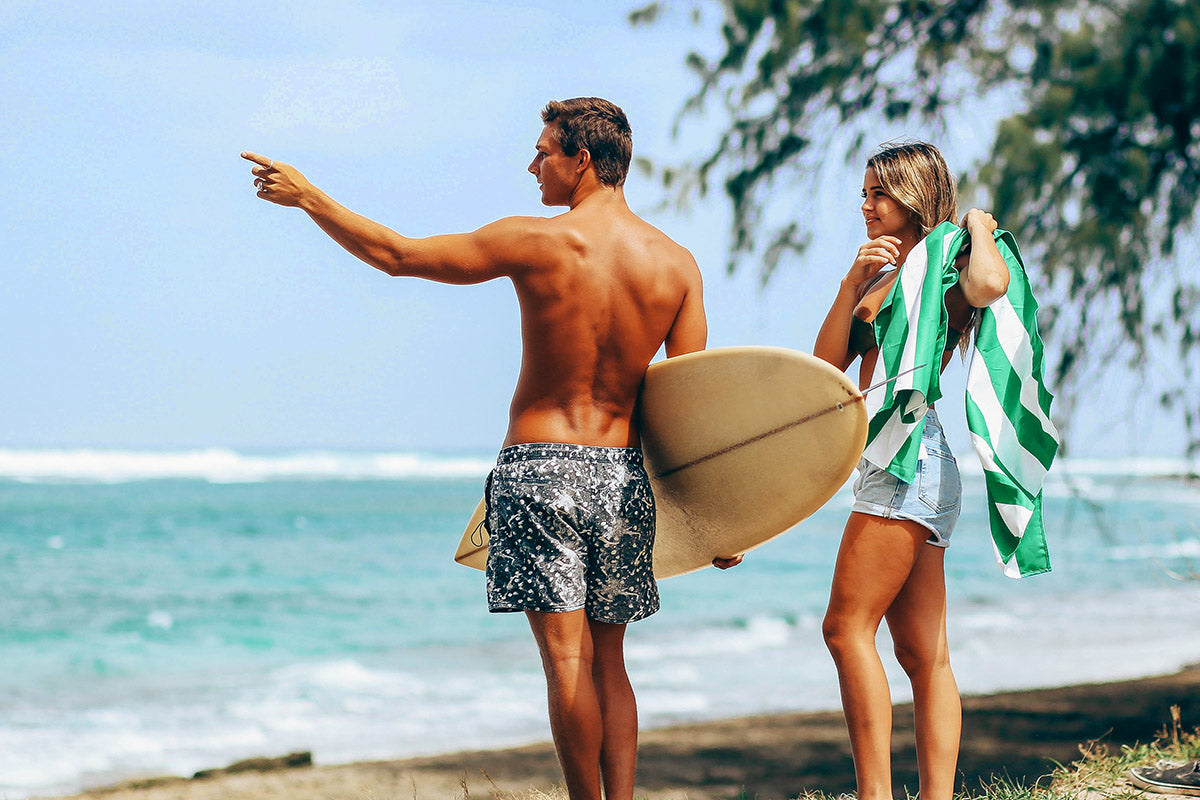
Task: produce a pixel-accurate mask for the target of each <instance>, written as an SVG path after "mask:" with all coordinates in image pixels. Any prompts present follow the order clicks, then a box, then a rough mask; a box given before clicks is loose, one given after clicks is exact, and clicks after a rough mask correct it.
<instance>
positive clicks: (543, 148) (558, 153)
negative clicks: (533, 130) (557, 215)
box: [529, 124, 579, 206]
mask: <svg viewBox="0 0 1200 800" xmlns="http://www.w3.org/2000/svg"><path fill="white" fill-rule="evenodd" d="M535 147H536V149H537V155H535V156H534V157H533V161H532V162H530V164H529V172H530V173H531V174H532V175H533V176H534V177H535V178H537V181H538V187H540V188H541V190H542V205H547V206H565V205H568V204H569V203H570V200H571V192H572V191H574V189H575V185H576V184H577V183H578V182H579V177H578V173H577V172H576V171H575V170H576V167H577V166H578V164H579V154H578V153H576V154H575V155H573V156H568V155H567V154H566V153H564V152H563V150H562V145H560V144H559V143H558V130H557V127H556V126H555V125H552V124H551V125H547V126H546V127H544V128H542V135H541V136H540V137H539V138H538V140H537V144H536V145H535Z"/></svg>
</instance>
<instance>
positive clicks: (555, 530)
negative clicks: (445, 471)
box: [484, 442, 659, 624]
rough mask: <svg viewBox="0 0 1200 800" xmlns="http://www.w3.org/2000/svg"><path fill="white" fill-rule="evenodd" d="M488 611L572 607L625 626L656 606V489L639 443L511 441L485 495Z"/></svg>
mask: <svg viewBox="0 0 1200 800" xmlns="http://www.w3.org/2000/svg"><path fill="white" fill-rule="evenodd" d="M484 496H485V498H486V503H487V526H488V531H489V533H490V540H489V542H488V560H487V594H488V608H489V609H490V610H491V611H551V612H554V611H575V610H577V609H581V608H582V609H584V611H585V612H586V614H587V617H588V618H589V619H594V620H596V621H598V622H608V623H613V624H624V623H628V622H634V621H636V620H639V619H642V618H644V617H648V616H650V615H651V614H653V613H654V612H655V611H657V610H658V605H659V598H658V584H657V583H656V582H655V580H654V523H655V507H654V493H653V491H652V490H651V488H650V478H649V476H647V474H646V468H645V466H644V464H643V461H642V451H641V450H639V449H637V448H627V447H590V446H586V445H578V444H560V443H557V442H550V443H541V442H539V443H533V444H518V445H513V446H511V447H506V448H504V449H503V450H501V451H500V456H499V458H498V459H497V461H496V468H495V469H493V470H492V473H491V476H490V477H489V478H488V485H487V490H486V492H485V494H484Z"/></svg>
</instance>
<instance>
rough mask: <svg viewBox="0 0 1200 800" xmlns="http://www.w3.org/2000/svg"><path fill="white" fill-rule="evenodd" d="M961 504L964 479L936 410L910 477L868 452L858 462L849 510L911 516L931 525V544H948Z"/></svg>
mask: <svg viewBox="0 0 1200 800" xmlns="http://www.w3.org/2000/svg"><path fill="white" fill-rule="evenodd" d="M961 508H962V480H961V478H959V475H958V464H957V463H955V461H954V454H953V453H951V452H950V446H949V445H948V444H947V443H946V435H945V434H944V433H943V432H942V426H941V424H940V423H939V422H938V418H937V414H935V413H934V411H933V409H932V408H931V409H929V411H928V413H926V414H925V430H924V432H923V433H922V434H921V450H920V454H919V456H918V460H917V473H916V475H914V476H913V482H912V483H905V482H904V481H902V480H900V479H899V478H897V477H896V476H895V475H892V474H891V473H890V472H887V471H886V470H882V469H880V468H879V467H877V466H875V465H874V464H872V463H870V462H868V461H867V460H866V459H865V458H864V459H862V460H860V461H859V462H858V479H857V480H856V481H855V482H854V506H853V507H852V508H851V511H858V512H860V513H863V514H871V515H873V516H876V517H885V518H887V519H908V520H912V521H913V522H916V523H918V524H920V525H923V526H924V527H926V528H928V529H929V538H928V539H927V540H926V541H928V542H929V544H932V545H936V546H937V547H949V546H950V533H951V532H952V531H953V530H954V523H956V522H957V521H958V512H959V510H960V509H961Z"/></svg>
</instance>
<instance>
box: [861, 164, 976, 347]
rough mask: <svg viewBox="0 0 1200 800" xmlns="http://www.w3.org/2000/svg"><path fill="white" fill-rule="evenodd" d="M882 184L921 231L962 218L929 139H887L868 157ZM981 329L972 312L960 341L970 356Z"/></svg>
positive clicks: (954, 191) (951, 180) (951, 181)
mask: <svg viewBox="0 0 1200 800" xmlns="http://www.w3.org/2000/svg"><path fill="white" fill-rule="evenodd" d="M867 169H873V170H875V177H877V178H878V179H879V185H880V186H882V187H883V190H884V191H885V192H887V193H888V194H889V195H891V196H892V197H893V198H894V199H895V200H896V202H898V203H899V204H900V205H902V206H904V207H905V208H907V209H908V211H909V213H910V214H911V215H912V220H913V221H914V222H915V223H917V225H918V226H920V228H921V235H922V236H928V235H929V232H930V231H932V230H933V229H934V228H936V227H937V226H938V225H941V224H942V223H943V222H954V223H956V224H957V222H958V191H957V189H956V188H955V184H954V178H953V177H951V175H950V168H949V167H947V166H946V160H945V159H944V158H942V154H941V152H940V151H939V150H938V149H937V148H936V147H934V146H933V145H931V144H929V143H928V142H918V141H913V142H887V143H885V144H882V145H880V147H879V150H877V151H876V152H875V155H873V156H871V157H870V158H869V159H867ZM978 331H979V314H978V313H972V315H971V322H970V323H969V324H968V326H967V330H965V331H963V333H962V337H961V338H960V339H959V342H958V351H959V353H960V354H961V355H962V356H963V357H964V358H966V355H967V351H968V350H969V349H970V347H971V342H973V341H974V340H975V336H976V334H977V333H978Z"/></svg>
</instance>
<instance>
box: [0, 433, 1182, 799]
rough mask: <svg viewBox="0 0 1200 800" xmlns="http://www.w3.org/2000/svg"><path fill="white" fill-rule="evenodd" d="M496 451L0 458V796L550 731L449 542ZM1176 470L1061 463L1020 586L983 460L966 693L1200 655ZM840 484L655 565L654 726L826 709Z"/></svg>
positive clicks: (962, 571) (952, 585)
mask: <svg viewBox="0 0 1200 800" xmlns="http://www.w3.org/2000/svg"><path fill="white" fill-rule="evenodd" d="M487 466H488V457H487V456H486V455H478V456H471V457H465V458H446V457H429V456H411V455H403V454H399V455H387V454H384V455H363V454H338V453H319V454H288V455H265V456H252V455H244V454H237V453H230V452H227V451H200V452H195V453H166V454H163V453H157V454H145V453H142V454H137V453H111V452H110V453H103V452H101V453H95V452H13V451H0V664H2V665H3V668H2V669H0V796H6V797H9V798H19V797H24V796H28V795H33V794H44V793H49V792H53V791H66V790H72V789H77V788H79V787H81V786H86V785H94V784H97V783H104V782H107V781H112V780H115V779H118V778H124V777H131V776H135V775H145V774H162V773H177V774H187V773H190V772H192V771H195V770H197V769H201V768H205V767H212V766H220V765H223V764H225V763H228V762H230V761H233V760H236V759H238V758H243V757H247V756H252V755H263V754H266V755H270V754H279V753H283V752H286V751H289V750H294V749H311V750H312V751H313V752H314V756H315V758H316V760H317V761H318V762H319V763H335V762H339V761H349V760H357V759H369V758H392V757H402V756H406V755H415V754H421V753H432V752H444V751H450V750H455V749H458V748H469V747H484V746H502V745H508V744H515V743H519V742H525V741H533V740H540V739H545V738H547V737H548V727H547V724H546V720H545V710H544V686H543V684H542V679H541V674H540V669H539V666H538V662H537V658H536V655H535V653H534V650H533V645H532V643H531V641H530V637H529V634H528V631H527V628H526V626H525V623H524V620H523V618H522V617H521V616H520V615H489V614H487V613H486V611H485V609H484V602H483V576H482V573H480V572H477V571H475V570H470V569H467V568H464V567H461V566H458V565H456V564H454V563H453V562H452V560H451V555H452V553H453V551H454V548H455V546H456V544H457V540H458V536H459V535H460V534H461V531H462V527H463V525H464V523H465V521H466V519H467V518H468V517H469V515H470V513H471V511H472V509H473V508H474V506H475V504H476V502H477V501H478V499H479V496H480V491H481V488H482V482H483V476H484V473H485V472H486V469H487ZM1179 471H1180V465H1162V464H1146V463H1141V464H1116V463H1091V464H1082V463H1080V464H1070V463H1066V464H1063V465H1061V466H1059V467H1056V470H1055V472H1054V473H1052V480H1051V481H1050V483H1049V484H1048V486H1047V496H1046V518H1047V528H1048V529H1049V530H1050V532H1051V556H1052V559H1053V560H1054V563H1055V571H1054V572H1053V573H1051V574H1050V575H1046V576H1039V577H1035V578H1030V579H1026V580H1023V581H1012V580H1009V579H1007V578H1004V577H1003V576H1002V575H1001V573H1000V571H999V569H998V567H997V566H996V565H995V562H994V559H993V556H992V553H991V548H990V544H989V543H988V540H987V536H986V531H985V528H984V524H985V522H984V520H985V518H984V511H985V509H984V503H983V493H982V483H981V481H980V479H979V478H978V476H977V475H973V474H972V473H971V472H970V471H969V469H968V470H967V475H966V477H965V480H966V498H965V509H964V513H963V517H962V519H961V520H960V523H959V527H958V529H957V530H956V532H955V539H954V546H953V547H952V548H951V550H950V553H949V556H948V560H947V565H948V585H949V593H950V619H949V627H950V637H951V650H952V655H953V658H954V663H955V669H956V674H957V676H958V678H959V682H960V684H961V685H962V688H963V690H964V691H965V692H986V691H994V690H998V689H1007V688H1020V687H1029V686H1045V685H1057V684H1064V683H1072V682H1079V681H1089V680H1102V679H1106V678H1119V677H1130V676H1136V675H1146V674H1152V673H1156V672H1164V671H1168V670H1172V669H1176V668H1178V667H1180V666H1182V665H1183V664H1186V663H1190V662H1195V661H1198V660H1200V637H1197V636H1195V634H1194V632H1195V631H1196V630H1200V580H1198V579H1197V578H1196V573H1197V572H1200V522H1197V520H1200V490H1198V489H1197V487H1196V485H1195V484H1191V485H1189V484H1188V483H1187V482H1186V481H1185V480H1183V479H1182V478H1179V477H1176V476H1175V473H1178V472H1179ZM849 503H850V497H849V494H848V492H846V491H845V490H843V492H841V493H839V494H838V496H836V497H835V498H834V499H833V500H832V501H830V503H829V504H828V505H827V506H826V507H825V508H823V509H822V510H821V511H819V512H818V513H817V514H816V515H814V516H813V517H812V518H810V519H809V520H807V521H805V522H804V523H802V525H801V526H799V528H798V529H797V530H796V531H794V532H792V533H789V534H788V535H786V536H784V537H781V538H779V539H777V540H775V541H774V542H772V543H770V544H768V545H766V546H764V547H763V548H760V549H759V550H757V551H755V552H753V553H751V554H750V556H749V557H748V558H747V561H746V563H745V564H744V565H743V566H741V567H739V568H737V569H736V570H733V571H731V572H728V573H719V572H717V571H716V570H706V571H704V572H701V573H697V574H694V575H690V576H683V577H680V578H675V579H671V580H669V581H665V582H663V584H662V587H661V588H662V594H663V609H662V611H661V612H660V613H659V614H658V615H656V616H655V617H652V618H651V619H649V620H647V621H645V622H644V623H639V624H637V625H635V626H631V628H630V632H629V647H628V660H629V665H630V672H631V676H632V679H633V681H634V684H635V688H636V689H637V692H638V697H639V704H640V709H641V716H642V721H643V724H644V725H648V726H653V725H663V724H668V723H671V722H676V721H680V720H690V719H704V718H714V717H722V716H731V715H736V714H745V713H754V712H763V711H779V710H806V709H820V708H836V707H837V705H838V699H837V685H836V679H835V676H834V673H833V669H832V666H831V664H830V662H829V659H828V656H827V655H826V653H825V651H824V647H823V645H822V643H821V641H820V631H819V628H820V616H821V613H822V610H823V607H824V602H825V599H826V596H827V592H828V586H829V574H830V571H831V568H832V564H833V558H834V553H835V551H836V547H837V539H838V536H839V534H840V531H841V527H842V524H843V523H844V521H845V515H846V513H847V510H848V508H849ZM1189 576H1191V579H1187V578H1188V577H1189ZM1181 578H1183V579H1181ZM1181 631H1185V632H1188V634H1189V635H1183V636H1181V635H1180V632H1181ZM881 644H882V646H884V647H886V641H881ZM892 671H893V674H897V673H896V670H895V668H894V665H893V666H892ZM895 686H896V698H897V699H903V698H904V697H905V694H904V686H903V682H902V681H897V682H896V683H895ZM1164 713H1165V711H1164Z"/></svg>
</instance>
